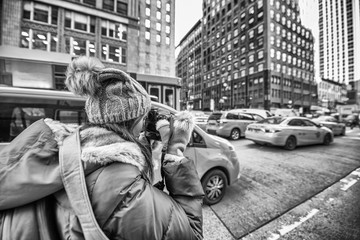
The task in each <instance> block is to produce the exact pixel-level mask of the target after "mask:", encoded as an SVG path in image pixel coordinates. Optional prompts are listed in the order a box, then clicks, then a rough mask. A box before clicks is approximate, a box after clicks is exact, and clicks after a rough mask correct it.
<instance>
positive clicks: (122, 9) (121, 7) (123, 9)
mask: <svg viewBox="0 0 360 240" xmlns="http://www.w3.org/2000/svg"><path fill="white" fill-rule="evenodd" d="M116 12H117V13H120V14H122V15H127V12H128V5H127V3H124V2H121V1H117V7H116Z"/></svg>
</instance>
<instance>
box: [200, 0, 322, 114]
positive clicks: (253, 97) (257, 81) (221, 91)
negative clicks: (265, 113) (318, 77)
mask: <svg viewBox="0 0 360 240" xmlns="http://www.w3.org/2000/svg"><path fill="white" fill-rule="evenodd" d="M313 49H314V39H313V36H312V34H311V31H309V30H308V29H307V28H305V27H304V26H303V25H302V24H301V20H300V18H299V5H298V3H297V1H290V0H286V1H280V0H269V1H265V0H231V1H225V0H223V1H216V0H204V1H203V18H202V68H201V69H202V77H203V78H202V85H201V86H202V93H203V95H202V96H203V98H202V99H203V109H206V110H207V109H209V110H214V109H229V108H242V107H252V108H265V109H270V108H282V107H288V106H289V105H290V106H291V107H295V108H298V109H301V110H302V111H304V112H308V111H310V106H311V105H312V104H314V103H316V102H317V100H316V99H315V98H316V92H317V89H316V83H315V81H314V66H313V65H314V54H313Z"/></svg>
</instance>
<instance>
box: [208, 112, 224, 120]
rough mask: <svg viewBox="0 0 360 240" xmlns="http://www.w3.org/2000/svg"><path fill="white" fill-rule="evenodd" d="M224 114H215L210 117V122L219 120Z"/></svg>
mask: <svg viewBox="0 0 360 240" xmlns="http://www.w3.org/2000/svg"><path fill="white" fill-rule="evenodd" d="M221 115H222V113H213V114H211V115H210V117H209V119H208V120H219V119H220V118H221Z"/></svg>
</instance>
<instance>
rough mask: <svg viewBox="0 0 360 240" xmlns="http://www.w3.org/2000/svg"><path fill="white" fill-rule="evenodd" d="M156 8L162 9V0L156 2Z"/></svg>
mask: <svg viewBox="0 0 360 240" xmlns="http://www.w3.org/2000/svg"><path fill="white" fill-rule="evenodd" d="M156 7H157V8H161V1H160V0H157V1H156Z"/></svg>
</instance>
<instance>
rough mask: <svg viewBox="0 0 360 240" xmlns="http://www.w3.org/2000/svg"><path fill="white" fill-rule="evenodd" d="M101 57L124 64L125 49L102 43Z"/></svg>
mask: <svg viewBox="0 0 360 240" xmlns="http://www.w3.org/2000/svg"><path fill="white" fill-rule="evenodd" d="M101 49H102V51H101V59H102V60H104V61H108V62H117V63H122V64H126V49H125V48H122V47H115V46H111V45H109V44H103V45H102V47H101Z"/></svg>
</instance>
